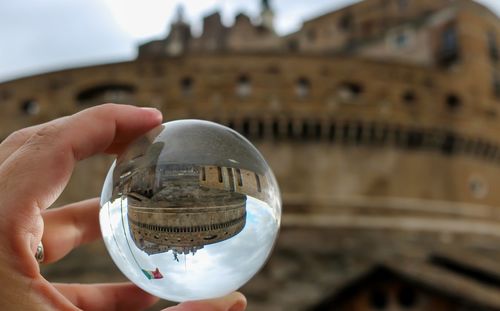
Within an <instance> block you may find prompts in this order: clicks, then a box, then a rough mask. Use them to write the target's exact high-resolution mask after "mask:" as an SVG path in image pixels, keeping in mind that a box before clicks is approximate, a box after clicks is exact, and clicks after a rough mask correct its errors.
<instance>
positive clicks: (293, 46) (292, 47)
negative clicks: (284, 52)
mask: <svg viewBox="0 0 500 311" xmlns="http://www.w3.org/2000/svg"><path fill="white" fill-rule="evenodd" d="M288 49H289V50H290V51H291V52H297V51H298V50H299V43H298V42H297V40H291V41H288Z"/></svg>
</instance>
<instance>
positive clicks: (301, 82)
mask: <svg viewBox="0 0 500 311" xmlns="http://www.w3.org/2000/svg"><path fill="white" fill-rule="evenodd" d="M295 92H296V93H297V96H298V97H300V98H305V97H307V96H309V94H310V93H311V82H309V79H307V78H305V77H300V78H299V79H298V80H297V85H296V86H295Z"/></svg>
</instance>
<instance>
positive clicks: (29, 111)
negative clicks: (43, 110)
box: [20, 99, 40, 116]
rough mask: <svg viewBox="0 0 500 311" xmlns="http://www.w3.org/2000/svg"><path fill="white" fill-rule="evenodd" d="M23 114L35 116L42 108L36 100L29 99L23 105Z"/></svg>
mask: <svg viewBox="0 0 500 311" xmlns="http://www.w3.org/2000/svg"><path fill="white" fill-rule="evenodd" d="M20 108H21V112H22V113H24V114H25V115H29V116H33V115H36V114H38V113H39V112H40V106H39V105H38V102H37V101H36V100H34V99H27V100H25V101H23V102H22V103H21V107H20Z"/></svg>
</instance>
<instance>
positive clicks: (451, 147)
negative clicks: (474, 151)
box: [441, 133, 456, 155]
mask: <svg viewBox="0 0 500 311" xmlns="http://www.w3.org/2000/svg"><path fill="white" fill-rule="evenodd" d="M455 142H456V137H455V134H453V133H446V134H445V136H444V140H443V144H442V145H441V152H442V153H443V154H445V155H452V154H454V153H455Z"/></svg>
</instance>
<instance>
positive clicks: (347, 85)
mask: <svg viewBox="0 0 500 311" xmlns="http://www.w3.org/2000/svg"><path fill="white" fill-rule="evenodd" d="M362 93H363V86H362V85H361V84H359V83H354V82H344V83H342V84H341V85H340V89H339V95H340V97H341V98H342V99H344V100H352V99H356V98H358V97H359V96H360V95H361V94H362Z"/></svg>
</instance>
